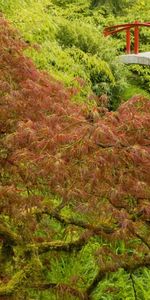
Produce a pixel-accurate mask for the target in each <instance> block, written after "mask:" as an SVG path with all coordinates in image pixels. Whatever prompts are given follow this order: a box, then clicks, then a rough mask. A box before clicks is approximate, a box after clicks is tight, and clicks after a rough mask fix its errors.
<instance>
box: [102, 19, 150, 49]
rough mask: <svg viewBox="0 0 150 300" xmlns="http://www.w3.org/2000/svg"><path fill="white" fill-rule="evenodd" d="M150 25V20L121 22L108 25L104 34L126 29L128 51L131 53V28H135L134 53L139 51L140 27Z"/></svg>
mask: <svg viewBox="0 0 150 300" xmlns="http://www.w3.org/2000/svg"><path fill="white" fill-rule="evenodd" d="M140 27H150V22H146V23H140V22H138V21H135V22H134V23H127V24H119V25H115V26H110V27H106V28H105V29H104V35H105V36H108V35H113V34H116V33H118V32H121V31H126V53H127V54H130V53H131V30H132V29H134V53H135V54H138V53H139V28H140Z"/></svg>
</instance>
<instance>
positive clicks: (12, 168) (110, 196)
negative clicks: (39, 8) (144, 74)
mask: <svg viewBox="0 0 150 300" xmlns="http://www.w3.org/2000/svg"><path fill="white" fill-rule="evenodd" d="M0 45H1V48H0V90H1V91H0V168H1V173H0V176H1V186H0V196H1V199H2V201H1V204H0V207H1V212H2V214H3V215H5V216H6V215H7V216H9V218H10V220H11V221H10V226H15V228H16V232H18V233H20V231H21V230H22V232H23V234H24V240H25V239H26V240H27V241H28V240H30V237H31V233H32V234H33V233H34V231H35V230H36V229H37V226H38V222H37V223H36V220H35V218H34V217H33V216H32V214H31V215H30V219H29V215H28V212H29V211H30V212H33V211H34V209H35V208H39V209H40V210H41V211H42V209H46V204H45V202H44V204H43V198H44V196H39V195H38V192H39V193H40V192H41V191H43V190H46V189H50V191H51V193H54V194H57V195H59V196H60V197H62V199H63V200H62V201H63V205H66V204H68V205H69V204H70V205H71V208H72V210H73V211H74V212H77V213H81V214H83V218H84V217H85V219H86V220H88V222H89V223H90V224H92V226H100V225H102V226H103V227H104V228H111V230H112V234H109V237H108V236H106V235H105V234H104V235H103V237H104V238H109V239H110V240H112V241H115V239H118V238H121V239H124V240H125V241H126V243H128V241H129V240H130V239H133V237H136V238H139V239H141V243H143V244H142V245H143V246H142V247H141V251H143V249H145V248H146V249H147V247H148V245H149V244H150V239H149V237H148V236H146V232H147V228H149V221H150V203H149V200H150V101H149V100H147V99H145V98H142V97H134V98H132V99H131V100H129V101H127V102H126V103H124V104H123V105H121V106H120V107H119V109H118V110H117V111H116V112H108V111H107V110H106V111H105V113H104V115H103V116H100V115H99V117H98V118H96V120H95V119H94V120H93V122H89V121H88V117H87V116H86V115H85V111H88V109H87V108H86V107H83V106H82V107H81V106H77V105H75V104H73V103H72V102H71V100H70V92H69V91H67V90H65V88H64V87H63V85H62V84H61V83H60V82H58V81H56V80H54V79H53V78H52V77H50V76H49V75H48V74H46V73H44V72H39V71H38V70H37V69H36V67H35V66H34V64H33V63H32V61H31V60H30V59H28V58H26V57H25V56H24V55H23V50H24V49H25V48H26V44H25V43H24V42H23V41H22V40H20V39H19V38H18V37H17V34H16V33H15V32H14V31H13V30H12V29H11V28H10V26H8V24H7V22H6V21H5V20H4V19H1V20H0ZM25 191H27V192H28V194H27V193H25ZM33 194H34V197H33ZM47 209H49V206H47ZM18 217H19V221H18ZM21 221H23V224H24V225H23V226H24V228H25V231H24V229H21V228H22V227H21V226H20V224H21ZM53 234H54V233H53ZM38 240H39V241H41V240H42V239H40V238H39V239H38Z"/></svg>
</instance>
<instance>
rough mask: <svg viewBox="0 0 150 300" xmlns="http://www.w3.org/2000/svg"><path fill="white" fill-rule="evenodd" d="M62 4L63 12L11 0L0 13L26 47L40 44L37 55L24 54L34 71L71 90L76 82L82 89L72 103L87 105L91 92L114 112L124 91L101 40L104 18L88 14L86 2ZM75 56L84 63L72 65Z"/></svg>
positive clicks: (121, 71)
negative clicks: (107, 101)
mask: <svg viewBox="0 0 150 300" xmlns="http://www.w3.org/2000/svg"><path fill="white" fill-rule="evenodd" d="M58 2H59V5H56V4H58ZM65 3H66V5H65V6H64V1H62V2H60V1H53V2H50V1H48V0H42V1H40V2H38V3H37V1H35V0H32V1H31V0H30V1H27V0H24V1H14V0H13V1H10V2H9V3H8V2H7V1H3V2H2V5H1V9H2V11H3V12H4V13H5V15H6V16H7V17H8V18H9V19H10V20H11V21H12V22H13V23H14V24H15V26H16V27H17V28H18V29H19V30H20V31H21V32H22V35H23V37H24V39H25V40H26V41H28V43H32V44H34V43H38V44H40V46H41V48H40V49H39V51H38V52H37V51H33V50H31V49H28V52H27V54H28V55H29V56H31V57H32V58H33V59H34V61H35V62H36V64H37V66H38V67H39V68H40V69H43V70H49V72H50V73H51V74H53V75H54V76H55V77H56V78H57V79H59V80H63V82H64V83H65V84H66V85H67V86H74V87H76V80H74V79H75V78H76V77H81V79H83V80H84V81H85V86H84V89H82V88H80V92H79V94H78V97H76V98H77V99H78V101H79V100H80V102H83V101H87V98H90V97H91V94H92V93H93V91H94V92H95V93H97V95H98V96H99V95H102V94H103V93H105V94H107V95H108V98H109V99H110V103H111V105H110V107H111V108H113V109H114V108H116V106H117V105H118V104H119V103H120V102H121V100H122V99H121V97H119V93H120V89H121V90H123V89H124V88H125V86H126V84H125V81H126V71H125V68H124V67H123V65H122V64H120V63H119V62H117V60H116V54H117V51H116V48H117V47H116V44H115V42H113V41H112V40H111V39H106V38H104V37H103V34H102V30H103V26H104V22H106V21H105V18H104V17H103V16H102V15H101V14H100V13H99V12H96V11H95V12H94V11H92V10H91V9H90V1H83V0H80V1H73V2H72V1H68V2H66V1H65ZM77 3H78V5H76V4H77ZM61 4H63V5H62V6H61ZM99 25H100V26H99ZM80 50H81V51H82V52H83V53H82V54H81V56H82V57H86V59H83V61H82V58H81V59H80V60H79V59H78V57H79V55H78V53H79V52H80ZM72 53H73V55H72ZM75 53H76V54H77V55H75ZM80 53H81V52H80ZM88 62H89V63H88ZM91 62H92V63H91ZM98 66H100V69H99V70H98ZM102 66H104V69H103V70H102V69H101V67H102ZM105 66H107V67H106V72H105ZM108 69H109V73H108ZM87 70H88V71H87ZM93 73H96V76H95V79H93ZM110 77H111V79H113V80H110ZM105 81H106V88H105V84H103V83H104V82H105ZM95 85H96V86H95ZM83 96H84V97H83ZM91 102H93V101H91Z"/></svg>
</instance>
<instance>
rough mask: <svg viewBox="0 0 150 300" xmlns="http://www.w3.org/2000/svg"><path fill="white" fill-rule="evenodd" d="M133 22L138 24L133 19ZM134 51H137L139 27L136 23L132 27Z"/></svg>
mask: <svg viewBox="0 0 150 300" xmlns="http://www.w3.org/2000/svg"><path fill="white" fill-rule="evenodd" d="M135 24H138V21H135ZM134 53H135V54H138V53H139V27H138V25H137V26H135V28H134Z"/></svg>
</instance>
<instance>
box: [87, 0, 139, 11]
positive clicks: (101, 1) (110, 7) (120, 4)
mask: <svg viewBox="0 0 150 300" xmlns="http://www.w3.org/2000/svg"><path fill="white" fill-rule="evenodd" d="M133 4H134V2H133V1H132V0H121V1H115V0H92V2H91V7H97V6H104V7H105V8H106V10H107V11H108V12H113V13H114V14H120V13H122V12H123V11H124V9H125V8H127V7H130V6H131V5H133Z"/></svg>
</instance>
